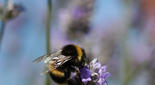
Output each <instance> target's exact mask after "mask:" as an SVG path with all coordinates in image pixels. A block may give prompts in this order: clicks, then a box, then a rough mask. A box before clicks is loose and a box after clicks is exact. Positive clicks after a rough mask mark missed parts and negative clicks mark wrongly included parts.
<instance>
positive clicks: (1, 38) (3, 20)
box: [0, 0, 8, 49]
mask: <svg viewBox="0 0 155 85" xmlns="http://www.w3.org/2000/svg"><path fill="white" fill-rule="evenodd" d="M7 4H8V0H5V1H4V8H3V16H2V24H1V29H0V30H1V31H0V49H1V45H2V40H3V35H4V29H5V25H6V20H5V15H6V10H7Z"/></svg>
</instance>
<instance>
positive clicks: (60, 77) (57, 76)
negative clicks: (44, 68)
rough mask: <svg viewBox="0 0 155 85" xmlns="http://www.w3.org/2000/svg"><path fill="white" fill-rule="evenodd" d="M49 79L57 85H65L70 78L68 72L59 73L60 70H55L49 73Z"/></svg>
mask: <svg viewBox="0 0 155 85" xmlns="http://www.w3.org/2000/svg"><path fill="white" fill-rule="evenodd" d="M49 75H50V77H51V78H52V79H53V80H54V81H55V82H56V83H59V84H62V83H66V82H67V80H68V78H69V77H70V72H69V71H65V70H64V71H61V70H60V69H55V70H53V71H52V72H49Z"/></svg>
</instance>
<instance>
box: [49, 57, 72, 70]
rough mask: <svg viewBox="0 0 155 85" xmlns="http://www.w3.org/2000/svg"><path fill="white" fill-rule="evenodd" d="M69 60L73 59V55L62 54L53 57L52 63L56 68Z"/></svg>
mask: <svg viewBox="0 0 155 85" xmlns="http://www.w3.org/2000/svg"><path fill="white" fill-rule="evenodd" d="M69 60H71V56H64V55H60V56H58V57H54V58H53V59H51V61H50V64H52V65H53V70H54V69H57V68H58V67H59V66H61V65H63V64H64V63H66V62H67V61H69Z"/></svg>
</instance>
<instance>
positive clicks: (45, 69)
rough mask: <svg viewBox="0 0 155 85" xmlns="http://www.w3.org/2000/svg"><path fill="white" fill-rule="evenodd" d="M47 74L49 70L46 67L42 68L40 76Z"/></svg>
mask: <svg viewBox="0 0 155 85" xmlns="http://www.w3.org/2000/svg"><path fill="white" fill-rule="evenodd" d="M48 72H49V68H48V66H46V67H45V68H44V70H43V71H42V72H41V73H40V75H45V74H46V73H48Z"/></svg>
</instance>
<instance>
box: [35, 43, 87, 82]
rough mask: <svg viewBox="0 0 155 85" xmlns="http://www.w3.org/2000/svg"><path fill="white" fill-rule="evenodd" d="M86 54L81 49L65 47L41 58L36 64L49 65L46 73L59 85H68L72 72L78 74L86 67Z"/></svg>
mask: <svg viewBox="0 0 155 85" xmlns="http://www.w3.org/2000/svg"><path fill="white" fill-rule="evenodd" d="M85 59H86V54H85V51H84V49H82V48H81V47H79V46H77V45H74V44H69V45H66V46H64V47H63V48H62V49H61V50H59V51H57V52H54V53H51V54H48V55H44V56H41V57H39V58H37V59H35V60H34V62H41V61H44V63H46V64H47V65H48V70H47V71H46V72H47V73H48V74H49V76H50V77H51V78H52V79H53V80H54V81H55V82H56V83H58V84H64V83H68V82H69V80H70V76H71V72H78V70H79V69H80V68H82V67H84V66H85Z"/></svg>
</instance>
